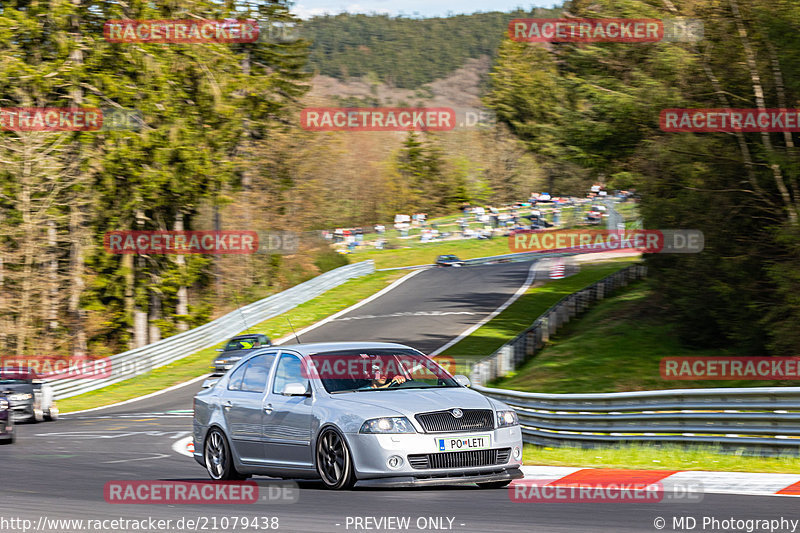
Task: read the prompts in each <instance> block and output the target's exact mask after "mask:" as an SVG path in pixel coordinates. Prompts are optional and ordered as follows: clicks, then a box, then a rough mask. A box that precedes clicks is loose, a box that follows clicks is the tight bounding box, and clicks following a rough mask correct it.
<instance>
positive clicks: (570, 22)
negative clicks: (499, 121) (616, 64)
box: [508, 18, 704, 43]
mask: <svg viewBox="0 0 800 533" xmlns="http://www.w3.org/2000/svg"><path fill="white" fill-rule="evenodd" d="M508 33H509V36H510V37H511V39H512V40H514V41H521V42H529V43H545V42H551V43H597V42H616V43H653V42H697V41H700V40H702V39H703V35H704V26H703V21H702V20H700V19H689V18H670V19H627V18H606V19H585V18H569V19H544V18H543V19H535V18H532V19H513V20H511V21H510V22H509V23H508Z"/></svg>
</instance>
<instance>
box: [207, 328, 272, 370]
mask: <svg viewBox="0 0 800 533" xmlns="http://www.w3.org/2000/svg"><path fill="white" fill-rule="evenodd" d="M265 346H272V341H270V340H269V337H267V336H266V335H264V334H263V333H249V334H246V335H237V336H235V337H232V338H231V339H230V340H229V341H228V342H227V343H226V344H225V348H218V349H217V351H218V352H222V355H218V356H216V357H215V358H214V362H213V363H212V365H213V367H214V371H213V373H212V374H213V375H217V376H219V375H222V374H224V373H225V372H227V371H228V370H230V369H231V367H232V366H233V365H234V364H236V363H237V362H238V361H239V360H240V359H241V358H242V357H244V356H245V355H247V354H248V353H250V351H251V350H253V349H255V348H263V347H265Z"/></svg>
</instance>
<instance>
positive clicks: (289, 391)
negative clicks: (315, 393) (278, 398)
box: [281, 383, 311, 396]
mask: <svg viewBox="0 0 800 533" xmlns="http://www.w3.org/2000/svg"><path fill="white" fill-rule="evenodd" d="M281 394H283V395H284V396H311V393H310V392H308V386H307V385H303V384H302V383H287V384H286V385H285V386H284V387H283V392H281Z"/></svg>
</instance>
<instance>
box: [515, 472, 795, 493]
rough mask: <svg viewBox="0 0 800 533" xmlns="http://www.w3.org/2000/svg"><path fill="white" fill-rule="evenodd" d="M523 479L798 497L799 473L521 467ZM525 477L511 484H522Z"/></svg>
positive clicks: (555, 483) (554, 483)
mask: <svg viewBox="0 0 800 533" xmlns="http://www.w3.org/2000/svg"><path fill="white" fill-rule="evenodd" d="M522 472H523V473H524V474H525V478H524V479H536V480H540V481H541V480H552V481H551V483H552V484H553V485H554V486H557V485H562V484H563V485H567V484H574V483H580V482H591V483H605V484H610V483H633V482H641V481H642V479H643V478H649V479H650V481H649V482H652V483H655V482H662V483H663V482H670V483H681V484H684V485H690V484H698V485H699V486H702V487H703V492H704V493H706V494H742V495H749V496H800V474H762V473H751V472H709V471H689V470H686V471H673V470H623V469H604V468H573V467H567V466H523V467H522ZM524 479H521V480H517V481H514V482H512V484H513V483H520V482H522V483H524Z"/></svg>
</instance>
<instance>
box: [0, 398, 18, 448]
mask: <svg viewBox="0 0 800 533" xmlns="http://www.w3.org/2000/svg"><path fill="white" fill-rule="evenodd" d="M9 407H10V406H9V403H8V398H7V397H6V395H5V394H4V393H3V391H2V390H0V444H11V443H13V442H14V439H15V436H16V433H15V430H14V416H13V415H12V414H11V409H10V408H9Z"/></svg>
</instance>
